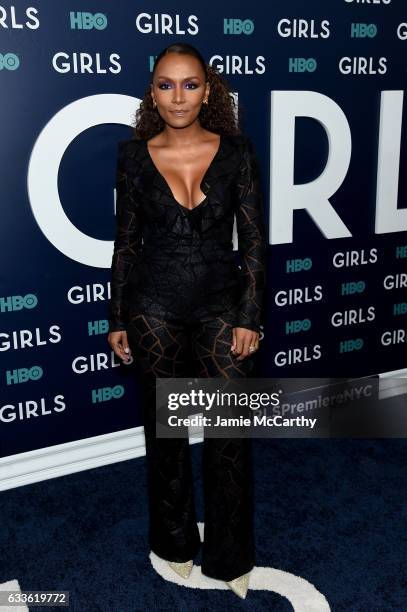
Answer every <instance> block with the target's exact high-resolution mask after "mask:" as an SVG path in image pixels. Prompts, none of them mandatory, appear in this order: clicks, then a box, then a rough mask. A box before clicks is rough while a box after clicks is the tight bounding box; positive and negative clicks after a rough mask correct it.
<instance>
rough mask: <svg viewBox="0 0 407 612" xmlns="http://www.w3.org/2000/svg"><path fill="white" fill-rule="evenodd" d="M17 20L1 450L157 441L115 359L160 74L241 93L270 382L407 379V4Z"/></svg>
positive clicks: (10, 17) (313, 2)
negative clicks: (118, 262)
mask: <svg viewBox="0 0 407 612" xmlns="http://www.w3.org/2000/svg"><path fill="white" fill-rule="evenodd" d="M82 4H83V6H81V3H80V2H79V3H75V5H73V4H72V3H71V2H68V1H67V0H61V1H60V2H51V1H49V0H34V2H30V3H28V2H27V3H26V2H23V1H22V0H18V1H17V2H11V3H10V2H6V3H4V2H1V4H0V83H1V96H0V108H1V118H2V122H1V136H2V138H1V147H0V151H1V164H0V173H1V184H0V185H1V187H0V189H1V219H2V223H1V244H2V253H3V257H2V266H1V276H0V278H1V291H0V338H1V339H0V357H1V368H0V377H1V384H0V387H1V397H0V432H1V436H0V451H1V456H8V455H11V454H14V453H20V452H23V451H28V450H32V449H38V448H43V447H46V446H50V445H54V444H59V443H62V442H69V441H72V440H79V439H82V438H87V437H91V436H95V435H98V434H104V433H108V432H113V431H119V430H123V429H128V428H131V427H134V426H137V425H140V424H141V423H142V422H141V418H140V410H139V402H138V399H139V394H138V382H137V380H135V377H134V370H133V366H132V365H124V364H122V363H121V361H120V360H119V359H118V358H116V357H115V355H114V353H113V352H112V351H111V349H110V347H109V345H108V343H107V320H106V317H107V300H108V299H109V295H110V294H109V292H110V284H109V279H110V263H111V256H112V249H113V239H114V231H115V213H114V211H115V188H114V187H115V173H116V152H117V143H118V141H119V140H122V139H126V138H130V137H131V127H130V126H131V124H132V122H133V119H134V112H135V110H136V108H137V106H138V103H139V100H140V98H141V97H142V95H143V93H144V91H145V89H146V87H147V86H148V83H149V81H150V77H151V68H152V64H153V61H154V58H155V56H156V55H158V53H159V52H160V51H161V49H162V48H164V47H165V46H167V45H169V44H171V43H173V42H175V41H186V42H189V43H191V44H193V45H195V46H196V47H197V48H198V49H199V50H200V51H201V53H202V54H203V55H204V57H205V58H206V60H207V62H208V63H210V64H211V65H212V66H215V67H216V68H217V69H218V70H219V71H220V72H221V73H222V74H223V75H225V76H226V78H227V79H228V80H229V82H230V85H231V89H232V91H233V92H235V94H236V96H237V97H238V100H239V104H241V105H242V107H243V109H244V117H245V123H244V130H245V131H246V133H247V134H248V135H249V136H250V138H251V139H252V141H253V142H254V144H255V147H256V149H257V152H258V156H259V159H260V163H261V171H262V181H263V187H264V202H265V214H266V222H267V227H268V229H269V243H270V246H269V255H268V257H269V259H268V280H267V283H268V291H267V297H266V302H267V320H266V322H265V325H264V330H263V333H262V338H261V351H260V353H259V354H258V358H259V367H258V374H259V376H260V375H261V376H263V377H295V376H301V377H320V376H327V377H342V376H344V377H347V376H351V377H356V376H364V375H370V374H374V373H378V372H384V371H390V370H395V369H399V368H404V367H405V366H406V365H407V358H406V357H407V350H406V349H407V323H406V322H407V266H406V263H407V206H406V201H407V199H406V196H407V183H406V180H405V176H406V173H407V157H406V138H405V135H406V110H405V107H406V104H405V101H404V95H405V91H404V90H405V85H406V70H407V59H406V58H407V53H406V51H407V11H406V5H405V2H404V0H332V1H330V2H325V1H322V0H309V1H308V2H306V3H304V2H303V1H302V0H274V1H273V2H271V3H265V4H264V3H263V4H261V3H257V4H253V3H252V4H250V3H246V2H239V1H236V0H233V2H232V1H231V0H225V1H224V2H222V5H221V6H220V5H218V4H216V3H212V4H211V3H201V2H195V1H194V0H192V1H191V0H189V1H188V2H184V1H177V2H171V3H168V2H163V1H161V0H157V1H156V2H147V3H144V4H139V3H134V2H131V1H130V0H116V2H108V1H107V0H98V1H96V0H89V1H88V2H85V3H82Z"/></svg>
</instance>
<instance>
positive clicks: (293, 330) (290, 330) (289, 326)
mask: <svg viewBox="0 0 407 612" xmlns="http://www.w3.org/2000/svg"><path fill="white" fill-rule="evenodd" d="M309 329H311V321H310V320H309V319H303V320H302V321H300V320H299V319H297V320H296V321H286V324H285V333H286V334H298V332H300V331H308V330H309Z"/></svg>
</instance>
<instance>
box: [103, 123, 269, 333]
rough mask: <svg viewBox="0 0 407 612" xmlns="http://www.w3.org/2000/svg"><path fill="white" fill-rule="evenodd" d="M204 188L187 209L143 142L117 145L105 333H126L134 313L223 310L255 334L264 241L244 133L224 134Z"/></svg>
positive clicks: (254, 165) (191, 315) (183, 314)
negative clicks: (235, 239) (199, 199)
mask: <svg viewBox="0 0 407 612" xmlns="http://www.w3.org/2000/svg"><path fill="white" fill-rule="evenodd" d="M201 191H202V192H203V193H204V194H205V199H204V200H203V201H202V202H200V203H199V204H198V205H197V206H195V208H193V209H192V210H190V209H188V208H186V207H185V206H183V205H181V204H180V203H179V202H177V200H176V199H175V198H174V196H173V194H172V192H171V189H170V188H169V185H168V184H167V182H166V180H165V178H164V177H163V176H162V175H161V174H160V172H159V171H158V169H157V168H156V166H155V164H154V163H153V161H152V158H151V156H150V154H149V151H148V147H147V141H146V140H135V139H131V140H125V141H121V142H119V144H118V158H117V176H116V224H117V227H116V237H115V241H114V250H113V257H112V266H111V286H110V288H111V294H110V301H109V306H108V320H109V331H118V330H126V327H127V324H128V321H129V317H130V315H131V309H132V307H136V308H137V311H138V312H145V313H147V314H150V315H153V316H157V317H159V318H160V319H163V320H167V321H173V322H177V321H181V320H184V321H185V320H187V321H193V320H195V319H197V318H199V320H200V321H205V320H207V321H209V320H211V319H212V318H213V317H216V316H218V315H219V314H222V313H224V312H226V311H228V312H232V313H233V321H232V324H233V326H234V327H244V328H246V329H250V330H254V331H259V330H260V325H261V324H262V323H263V315H264V305H263V302H264V289H265V277H266V250H267V242H266V231H265V224H264V216H263V215H264V212H263V200H262V194H261V186H260V172H259V164H258V160H257V156H256V153H255V151H254V148H253V145H252V143H251V141H250V139H249V138H248V137H247V136H244V135H234V136H228V135H221V137H220V143H219V149H218V151H217V153H216V155H215V157H214V158H213V160H212V162H211V164H210V166H209V167H208V169H207V171H206V173H205V175H204V177H203V179H202V182H201ZM235 216H236V228H237V234H238V247H239V253H240V258H241V269H240V268H239V267H238V265H237V263H236V257H235V253H234V251H233V242H232V238H233V224H234V218H235Z"/></svg>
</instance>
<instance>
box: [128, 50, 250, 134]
mask: <svg viewBox="0 0 407 612" xmlns="http://www.w3.org/2000/svg"><path fill="white" fill-rule="evenodd" d="M168 53H181V54H184V55H192V56H193V57H196V58H197V59H198V60H199V62H200V64H201V66H202V69H203V71H204V73H205V81H209V84H210V91H209V97H208V104H202V106H201V110H200V112H199V115H198V117H199V122H200V124H201V126H202V127H203V128H205V129H207V130H209V131H210V132H215V133H216V134H223V135H229V134H230V135H233V134H240V133H241V129H240V126H239V123H240V121H239V113H240V105H239V108H238V109H236V103H235V100H234V98H233V96H232V95H231V92H230V87H229V84H228V82H227V81H226V79H225V78H224V77H223V76H222V75H221V74H219V72H218V71H217V70H216V69H215V68H213V67H212V66H210V65H209V64H207V63H206V62H205V60H204V59H203V57H202V55H201V54H200V52H199V51H198V50H197V49H196V48H195V47H193V46H192V45H189V44H188V43H184V42H182V43H174V44H172V45H169V46H168V47H166V48H165V49H163V50H162V51H161V53H160V54H159V55H158V56H157V57H156V59H155V62H154V66H153V71H152V77H151V80H152V79H153V78H154V73H155V70H156V68H157V66H158V63H159V61H160V60H161V58H162V57H164V56H165V55H167V54H168ZM164 126H165V121H164V120H163V119H162V118H161V116H160V114H159V112H158V110H157V107H155V108H154V107H153V101H152V98H151V89H150V84H149V85H148V87H147V89H146V91H145V93H144V96H143V99H142V101H141V103H140V106H139V108H138V109H137V110H136V112H135V122H134V124H133V126H132V127H133V136H134V138H135V139H137V140H140V139H147V140H148V139H150V138H152V137H153V136H155V135H156V134H158V133H159V132H161V131H162V130H163V129H164Z"/></svg>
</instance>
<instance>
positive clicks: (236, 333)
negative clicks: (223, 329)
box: [230, 327, 259, 361]
mask: <svg viewBox="0 0 407 612" xmlns="http://www.w3.org/2000/svg"><path fill="white" fill-rule="evenodd" d="M250 347H254V348H255V350H249V349H250ZM258 348H259V333H258V332H255V331H252V330H250V329H246V328H244V327H234V328H233V340H232V347H231V349H230V350H231V352H232V353H233V355H239V357H238V358H237V359H236V361H243V359H246V357H248V356H249V355H253V353H255V352H256V351H257V350H258Z"/></svg>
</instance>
